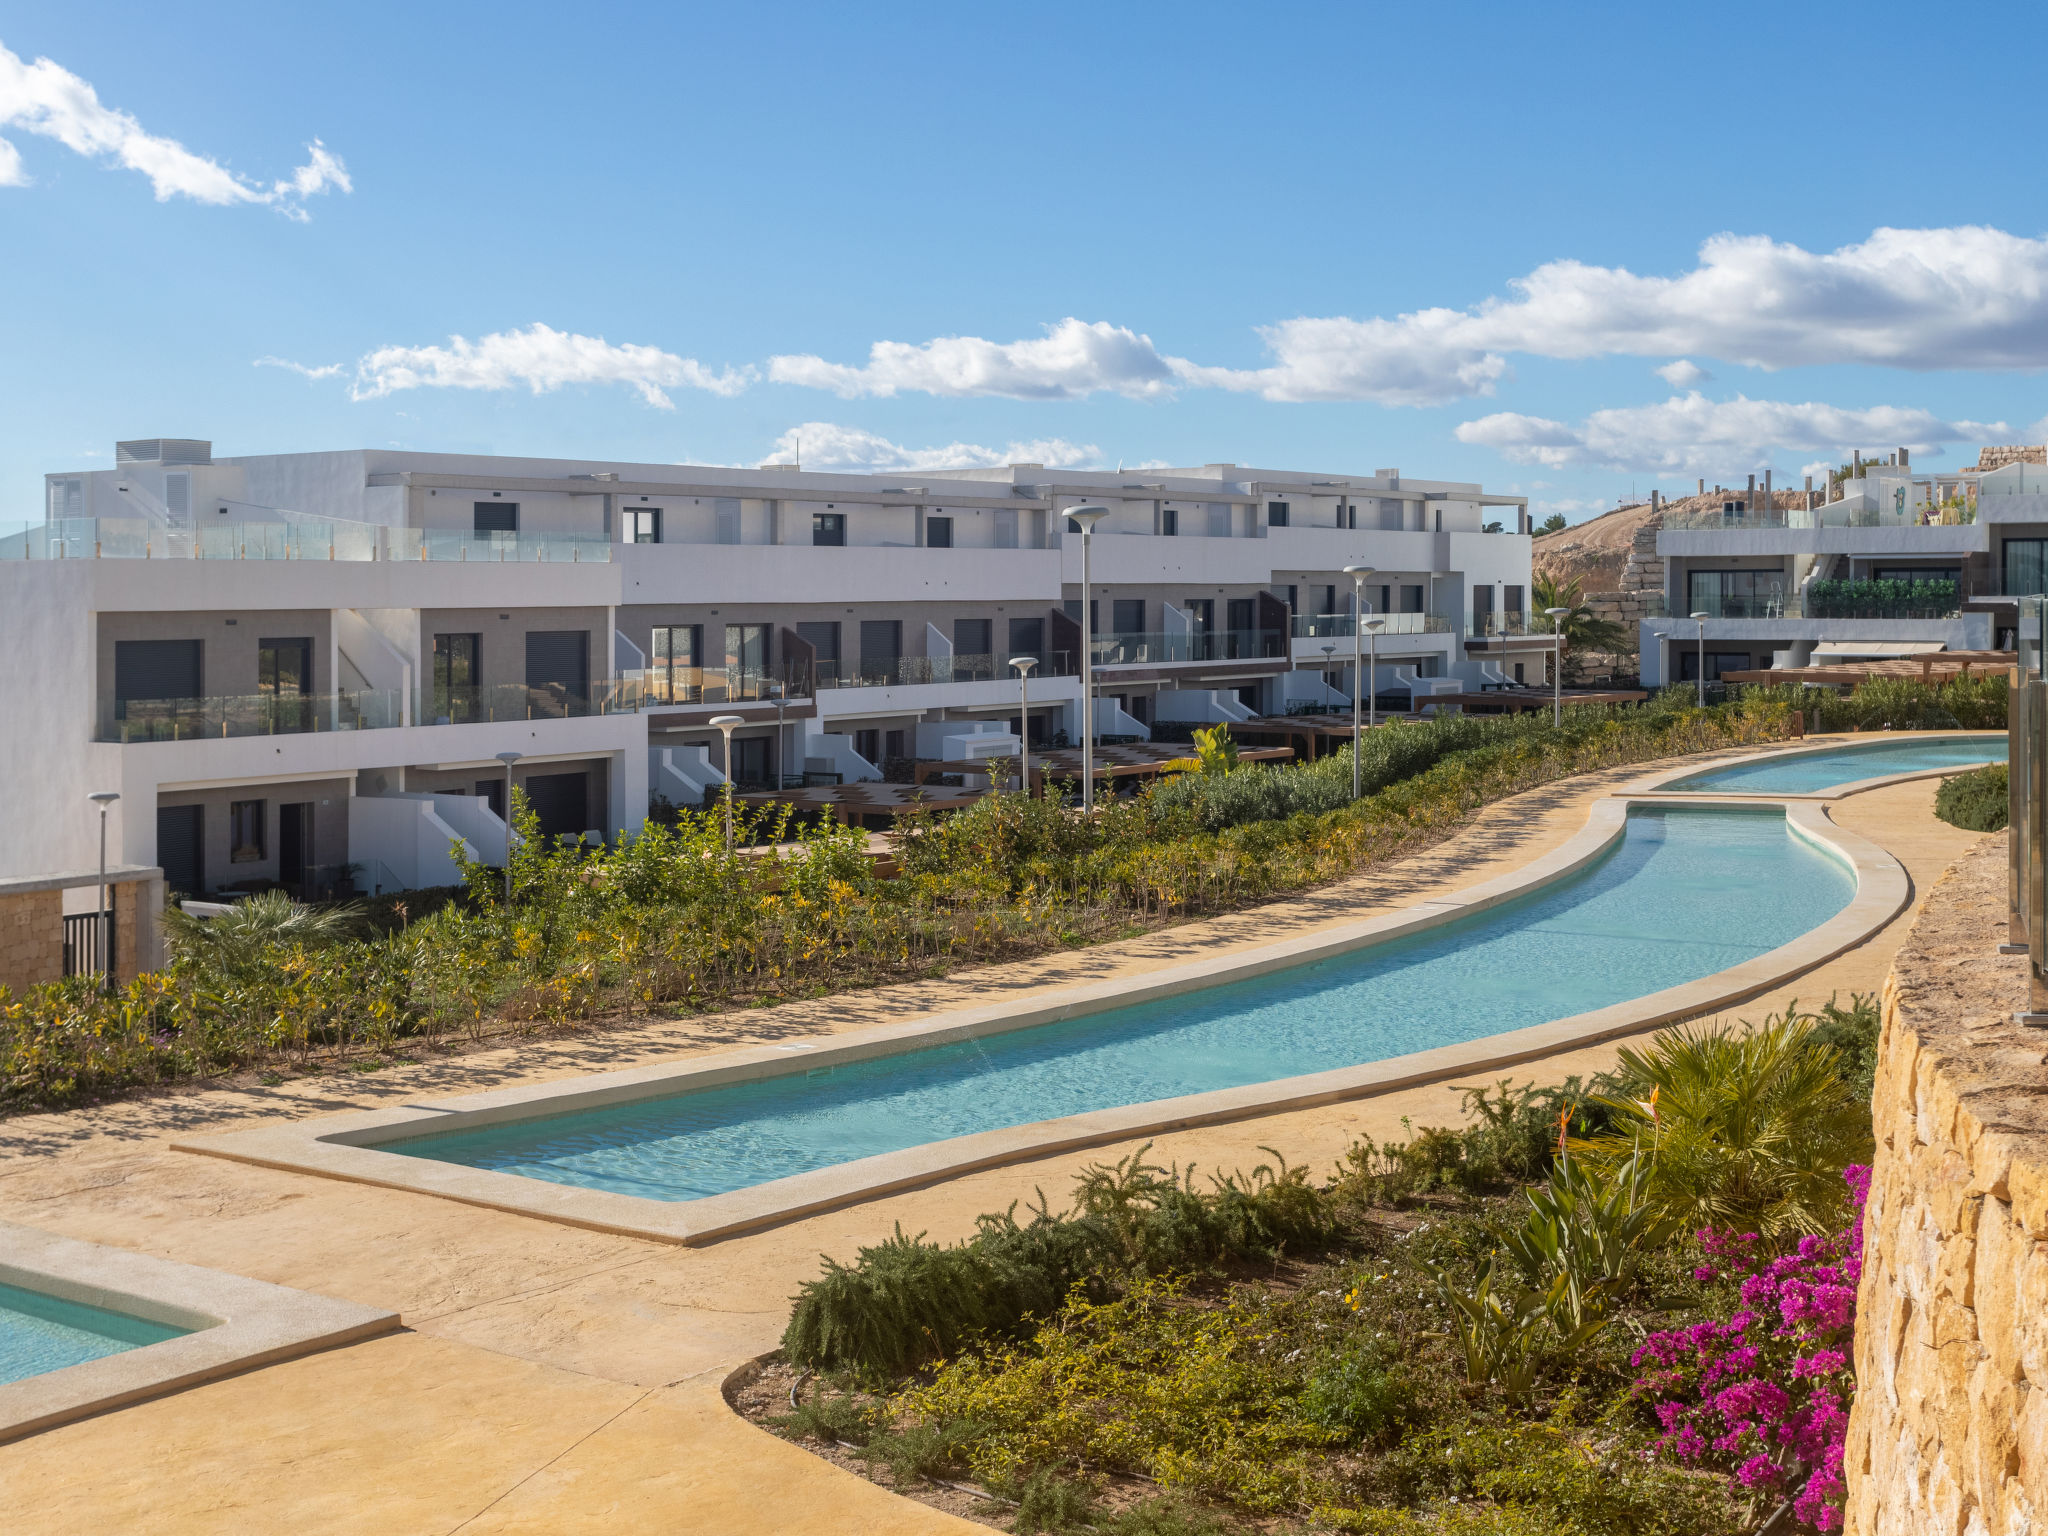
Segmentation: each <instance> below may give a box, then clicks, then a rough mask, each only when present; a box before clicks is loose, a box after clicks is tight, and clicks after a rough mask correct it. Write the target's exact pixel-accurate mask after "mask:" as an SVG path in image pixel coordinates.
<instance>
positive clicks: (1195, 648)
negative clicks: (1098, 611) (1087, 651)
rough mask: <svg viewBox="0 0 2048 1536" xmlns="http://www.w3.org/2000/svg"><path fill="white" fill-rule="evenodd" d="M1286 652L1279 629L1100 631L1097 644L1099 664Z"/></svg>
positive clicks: (1158, 662)
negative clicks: (1125, 632)
mask: <svg viewBox="0 0 2048 1536" xmlns="http://www.w3.org/2000/svg"><path fill="white" fill-rule="evenodd" d="M1283 654H1285V646H1284V645H1283V643H1282V640H1281V636H1280V632H1279V631H1278V630H1277V629H1186V630H1163V631H1150V632H1147V633H1143V634H1122V635H1098V636H1096V637H1095V647H1094V655H1095V665H1097V666H1098V667H1142V666H1161V665H1171V664H1173V663H1176V662H1189V661H1195V662H1201V661H1256V660H1259V659H1261V658H1264V657H1268V656H1280V655H1283Z"/></svg>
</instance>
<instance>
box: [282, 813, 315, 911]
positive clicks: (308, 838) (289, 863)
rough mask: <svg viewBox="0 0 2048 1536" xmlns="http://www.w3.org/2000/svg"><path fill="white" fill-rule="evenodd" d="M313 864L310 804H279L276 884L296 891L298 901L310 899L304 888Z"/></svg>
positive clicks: (308, 883) (307, 883) (307, 882)
mask: <svg viewBox="0 0 2048 1536" xmlns="http://www.w3.org/2000/svg"><path fill="white" fill-rule="evenodd" d="M316 862H318V861H317V860H316V858H315V857H314V853H313V802H312V801H310V800H302V801H300V802H299V803H298V804H296V805H291V804H287V805H280V806H279V807H278V808H277V879H278V883H279V884H280V885H287V886H290V887H291V888H292V889H294V890H296V891H299V892H300V897H299V899H300V900H301V901H304V900H307V899H309V898H310V896H311V895H312V892H311V891H310V890H308V889H307V887H308V886H309V885H310V884H311V883H312V880H313V866H314V864H315V863H316Z"/></svg>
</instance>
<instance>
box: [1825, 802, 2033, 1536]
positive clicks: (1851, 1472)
mask: <svg viewBox="0 0 2048 1536" xmlns="http://www.w3.org/2000/svg"><path fill="white" fill-rule="evenodd" d="M2005 903H2006V852H2005V836H2004V834H2003V833H1996V834H1993V835H1991V836H1989V837H1987V838H1985V839H1984V841H1983V842H1981V843H1980V844H1978V845H1977V847H1976V848H1975V849H1973V850H1972V851H1971V852H1970V853H1969V854H1967V855H1965V856H1964V857H1963V858H1962V859H1961V860H1959V861H1957V863H1955V864H1954V865H1952V866H1951V867H1950V868H1949V870H1948V871H1947V872H1946V873H1945V874H1943V876H1942V877H1941V879H1940V880H1939V881H1938V882H1937V883H1936V885H1935V887H1934V889H1933V890H1932V891H1931V892H1930V893H1929V896H1928V901H1927V905H1926V907H1925V909H1924V910H1923V912H1922V914H1921V917H1920V919H1919V921H1918V923H1917V924H1916V926H1915V928H1914V930H1913V933H1912V934H1911V936H1910V937H1909V938H1908V939H1907V942H1906V944H1905V946H1904V947H1902V948H1901V949H1900V951H1899V954H1898V957H1897V959H1896V960H1895V961H1894V963H1893V970H1892V975H1891V978H1890V979H1889V980H1888V981H1887V983H1886V986H1885V997H1884V1037H1883V1047H1882V1056H1881V1059H1880V1063H1879V1067H1878V1075H1877V1093H1876V1101H1875V1111H1874V1112H1875V1122H1876V1131H1877V1156H1876V1160H1875V1164H1874V1167H1873V1170H1872V1178H1871V1187H1870V1204H1869V1208H1868V1210H1867V1212H1866V1214H1865V1224H1864V1241H1865V1261H1864V1262H1865V1267H1864V1274H1863V1284H1862V1288H1861V1291H1860V1293H1859V1296H1858V1313H1857V1328H1856V1375H1857V1381H1858V1388H1857V1398H1856V1406H1855V1410H1854V1412H1853V1413H1852V1415H1851V1418H1850V1426H1849V1445H1848V1459H1847V1468H1846V1470H1847V1476H1848V1483H1849V1496H1848V1521H1847V1531H1848V1533H1849V1536H2026V1533H2038V1532H2041V1531H2042V1530H2043V1528H2044V1527H2043V1521H2044V1520H2048V1393H2044V1392H2042V1391H2041V1390H2040V1389H2041V1388H2042V1387H2043V1386H2048V1031H2044V1030H2037V1029H2027V1028H2023V1027H2021V1026H2019V1025H2016V1024H2015V1023H2014V1022H2013V1020H2012V1011H2013V1009H2014V1008H2015V1007H2017V1006H2019V1004H2020V1003H2021V1002H2022V1000H2023V999H2024V997H2025V994H2026V986H2025V971H2024V969H2023V968H2024V966H2025V963H2026V962H2025V958H2024V957H2022V956H2013V957H2002V956H2000V955H1999V954H1998V952H1997V948H1998V944H1999V943H2000V941H2001V940H2003V939H2004V937H2005V932H2006V906H2005Z"/></svg>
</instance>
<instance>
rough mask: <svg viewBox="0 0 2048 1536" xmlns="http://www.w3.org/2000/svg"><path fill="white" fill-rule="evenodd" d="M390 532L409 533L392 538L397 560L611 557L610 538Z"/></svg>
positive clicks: (578, 560)
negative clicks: (398, 537)
mask: <svg viewBox="0 0 2048 1536" xmlns="http://www.w3.org/2000/svg"><path fill="white" fill-rule="evenodd" d="M391 531H392V532H393V533H394V534H397V533H403V534H405V535H407V537H404V538H401V539H397V540H395V541H393V556H392V558H394V559H412V560H441V561H451V562H456V563H461V564H468V563H470V562H480V563H485V564H499V565H516V564H534V563H538V564H543V565H579V564H582V565H591V564H594V565H603V564H605V563H606V562H608V561H609V560H610V559H611V557H612V546H611V541H610V540H609V539H603V538H589V537H585V536H583V535H580V534H573V533H550V532H531V533H527V532H522V533H467V532H464V531H463V530H461V529H459V528H455V529H449V528H426V529H418V528H411V529H393V530H391Z"/></svg>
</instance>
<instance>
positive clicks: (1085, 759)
mask: <svg viewBox="0 0 2048 1536" xmlns="http://www.w3.org/2000/svg"><path fill="white" fill-rule="evenodd" d="M1066 515H1067V519H1068V521H1070V522H1072V523H1073V524H1074V525H1075V526H1076V527H1078V528H1079V529H1080V530H1081V809H1082V810H1083V811H1092V810H1094V809H1095V626H1094V625H1093V624H1092V623H1090V622H1089V618H1088V597H1089V592H1088V542H1089V540H1090V539H1091V538H1092V537H1093V536H1094V533H1095V525H1096V524H1097V523H1099V522H1101V521H1102V520H1103V519H1104V518H1105V517H1107V516H1109V508H1107V507H1093V506H1090V507H1069V508H1067V513H1066Z"/></svg>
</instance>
